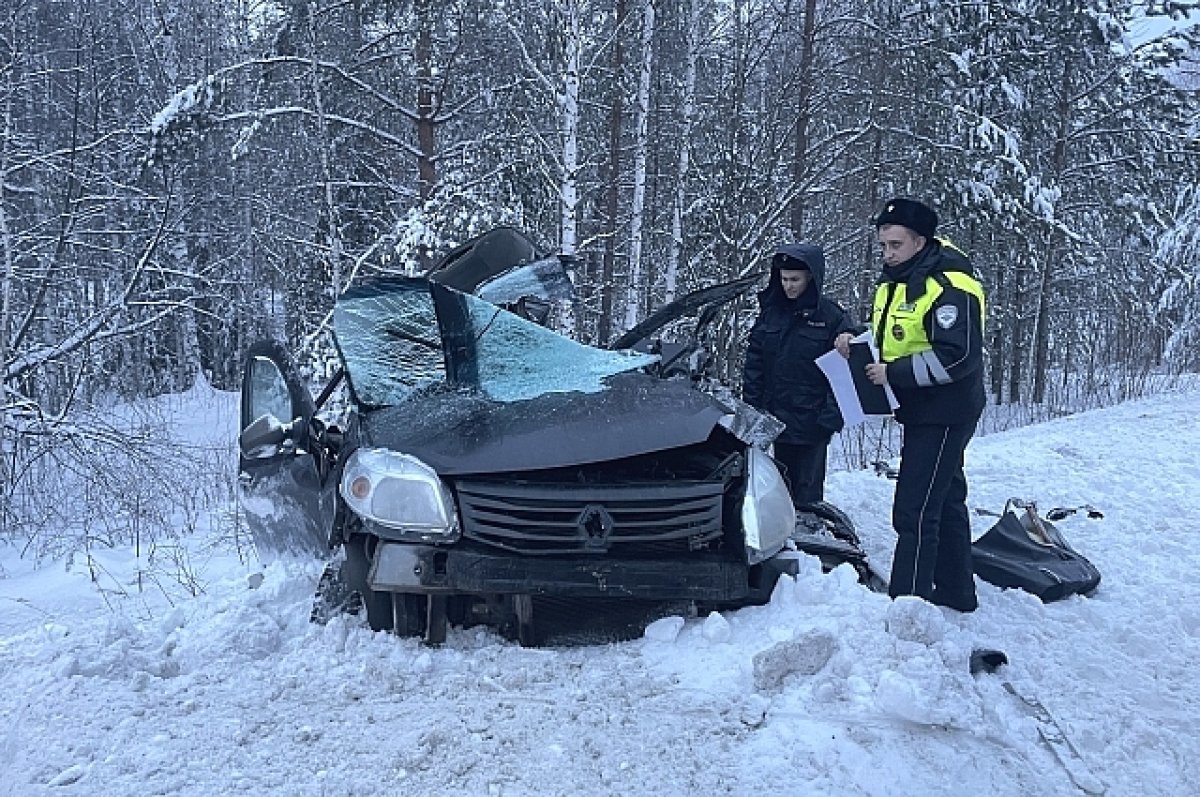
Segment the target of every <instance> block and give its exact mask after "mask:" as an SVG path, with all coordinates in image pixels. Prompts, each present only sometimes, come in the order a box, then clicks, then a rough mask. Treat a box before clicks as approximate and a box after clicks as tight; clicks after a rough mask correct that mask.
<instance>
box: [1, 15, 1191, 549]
mask: <svg viewBox="0 0 1200 797" xmlns="http://www.w3.org/2000/svg"><path fill="white" fill-rule="evenodd" d="M1198 32H1200V2H1195V0H1177V1H1175V2H1126V1H1125V0H1065V2H1064V0H1044V1H1043V0H1009V2H1004V3H1001V2H992V0H970V2H962V1H957V0H915V1H910V2H897V1H896V0H854V2H849V1H848V0H774V1H772V0H765V1H764V0H671V2H665V1H664V0H525V1H523V2H499V3H498V2H492V0H487V1H486V2H485V1H484V0H439V1H438V2H435V1H434V0H314V1H313V2H305V1H303V0H278V1H271V0H268V1H265V2H264V1H263V0H9V2H7V3H5V4H4V10H3V11H0V119H2V123H0V277H2V280H3V282H2V286H0V287H2V304H0V388H2V395H0V543H2V542H5V541H7V542H13V543H16V544H19V545H22V546H23V548H24V550H26V551H28V552H30V553H32V554H35V555H38V556H41V555H55V554H59V553H63V552H64V551H67V550H71V549H72V548H73V547H75V546H78V545H81V544H82V545H85V546H86V545H90V544H96V543H104V544H112V543H113V542H114V541H118V540H129V539H138V538H140V537H141V535H144V534H149V533H150V530H152V529H171V530H173V531H172V533H177V532H178V530H179V529H180V528H184V529H186V527H187V524H188V522H189V521H188V520H187V518H192V519H193V520H194V519H196V518H199V516H200V514H201V508H202V507H204V506H213V505H220V504H221V503H222V502H223V501H225V499H226V498H228V496H225V495H212V494H206V493H205V491H206V490H208V489H209V487H203V488H201V487H200V485H212V484H214V481H213V479H212V478H211V474H212V473H214V472H220V473H228V472H229V471H230V470H231V468H232V464H231V462H232V460H231V459H228V457H229V454H228V452H224V453H223V454H221V453H214V452H184V451H178V450H173V449H172V450H168V449H169V447H168V445H167V443H168V441H169V439H170V435H169V434H165V433H164V431H163V429H162V428H161V427H160V426H156V422H155V419H154V418H152V417H141V416H137V415H136V414H133V415H131V414H129V413H127V412H121V413H116V412H114V411H113V408H114V407H118V406H120V407H127V406H129V405H128V402H130V401H136V400H137V399H140V398H144V397H150V396H156V395H161V394H166V393H172V392H179V391H183V390H186V389H187V388H189V387H190V386H192V385H193V384H194V383H196V381H197V379H204V380H206V381H207V382H209V383H210V384H212V385H213V386H214V387H217V388H218V389H225V390H234V389H237V387H238V383H239V378H240V368H241V359H242V355H243V352H244V351H245V349H246V347H247V346H248V345H249V344H250V343H252V342H254V341H255V340H257V339H260V338H263V337H274V338H278V339H281V340H284V341H286V342H287V343H288V345H289V346H290V347H291V348H292V349H293V350H294V351H297V352H298V353H299V354H300V356H301V358H302V359H303V360H304V361H305V362H306V364H307V368H308V369H309V372H310V373H311V374H312V375H313V376H314V378H318V379H319V378H320V377H321V376H322V375H324V374H323V373H322V372H323V371H325V370H326V369H327V368H328V360H329V344H328V335H327V332H328V324H327V322H328V317H329V313H330V309H331V307H332V303H333V301H334V298H335V297H336V296H337V295H338V294H339V293H340V292H341V291H342V290H344V289H345V288H346V287H347V286H348V285H350V284H352V283H353V282H354V281H356V280H360V279H362V278H364V277H367V276H369V275H373V274H380V273H387V274H397V273H401V274H417V273H420V272H421V271H422V270H423V269H426V268H428V267H429V265H430V264H431V263H432V262H434V261H435V260H436V258H437V257H438V255H439V254H441V253H444V252H445V251H447V250H449V249H450V248H452V247H454V246H455V245H457V244H460V243H462V242H463V241H465V240H467V239H469V238H471V237H472V236H474V235H476V234H478V233H480V232H482V231H484V230H486V229H489V228H491V227H493V226H496V225H501V224H511V225H515V226H517V227H519V228H521V229H523V230H524V231H526V232H527V233H529V234H530V235H532V236H533V238H534V239H535V240H536V241H538V243H539V244H540V246H541V247H542V249H543V250H544V251H545V252H547V253H558V254H559V255H560V256H561V257H563V258H566V259H567V260H568V263H569V265H570V268H571V272H572V277H573V280H574V282H575V285H576V287H577V289H578V291H579V297H580V301H579V305H578V307H577V308H576V311H577V312H576V314H575V319H574V323H575V324H576V325H577V328H576V330H575V332H576V334H577V335H578V336H579V337H580V338H582V339H583V340H586V341H589V342H593V343H599V344H603V343H605V342H607V341H610V340H612V339H614V338H615V337H616V336H617V335H618V334H619V333H620V332H621V331H623V330H625V329H627V328H628V327H629V326H631V325H632V324H633V322H634V321H635V320H636V319H638V318H640V317H642V316H644V315H645V314H646V312H647V311H648V310H650V309H653V308H654V307H657V306H658V305H660V304H662V303H663V302H665V301H668V300H670V299H671V298H673V297H675V296H677V295H680V294H682V293H686V292H687V291H690V290H692V289H694V288H698V287H702V286H704V285H709V284H713V283H716V282H720V281H724V280H727V279H732V278H735V277H739V276H742V275H746V274H750V273H755V272H757V271H760V270H762V269H763V268H764V258H765V257H766V256H767V255H769V253H770V250H771V248H772V247H773V246H774V245H776V244H778V243H781V242H784V241H789V240H796V239H807V240H812V241H816V242H818V243H820V244H821V245H823V246H824V247H825V249H826V252H827V255H828V257H829V263H830V266H829V270H828V277H827V281H826V292H827V294H828V295H831V296H833V297H834V298H836V299H838V300H839V301H841V302H842V303H843V304H844V305H845V306H846V307H847V308H849V309H851V310H852V311H853V312H854V313H855V314H856V315H857V316H858V317H859V318H864V317H865V316H866V315H867V312H868V302H869V298H870V295H871V291H872V286H873V284H874V281H875V279H876V277H877V274H878V258H877V254H876V250H875V244H874V240H873V229H872V228H871V226H870V219H871V216H872V214H873V213H874V212H876V211H877V210H878V208H879V205H880V203H881V202H882V201H883V200H885V199H886V198H888V197H890V196H893V195H898V194H900V195H910V196H916V197H919V198H922V199H924V200H925V201H927V202H929V203H930V204H932V205H934V206H935V207H937V209H938V211H939V213H940V215H941V217H942V219H943V222H944V223H943V227H942V233H943V234H945V235H947V236H948V237H950V238H951V239H952V240H953V241H954V242H955V243H956V244H957V245H958V246H959V247H960V248H962V249H964V250H965V251H967V252H968V253H969V254H970V255H971V258H972V260H973V262H974V264H975V266H976V269H977V270H978V272H979V274H980V276H981V279H982V281H983V283H984V285H985V288H986V289H987V291H988V296H989V314H988V338H989V340H988V351H989V358H988V373H987V384H988V387H989V392H990V395H991V400H992V406H993V408H1009V410H1010V412H1009V414H1008V415H1006V416H1005V417H1009V418H1012V417H1019V418H1025V419H1033V418H1044V417H1049V416H1052V415H1055V414H1061V413H1063V412H1066V411H1070V410H1074V409H1078V408H1080V407H1083V406H1096V405H1099V404H1106V403H1112V402H1115V401H1120V400H1123V399H1125V398H1129V397H1132V396H1135V395H1139V394H1141V393H1144V392H1146V391H1148V390H1152V389H1157V388H1156V386H1158V385H1161V384H1163V381H1162V379H1161V377H1163V376H1167V377H1169V376H1170V375H1171V374H1176V373H1181V372H1184V371H1195V370H1197V369H1198V368H1200V353H1198V348H1197V346H1198V344H1200V286H1198V284H1197V283H1198V282H1200V189H1198V188H1197V183H1198V182H1200V110H1198V109H1200V67H1198V66H1197V64H1196V62H1195V61H1190V60H1189V58H1188V56H1189V54H1190V53H1194V52H1196V50H1195V49H1194V47H1195V44H1196V39H1197V38H1200V37H1198V36H1197V34H1198ZM755 310H756V308H755V306H754V303H753V301H748V302H746V303H743V304H742V305H740V306H738V307H735V308H733V310H732V312H730V313H729V314H728V315H727V316H726V317H724V318H723V319H722V320H721V326H720V329H719V330H718V335H717V339H716V342H715V345H716V347H717V349H718V354H720V355H723V356H722V357H721V358H720V361H721V362H722V363H723V364H724V365H723V367H724V369H725V371H724V373H723V374H722V375H723V376H724V377H725V378H727V379H730V380H731V381H733V382H734V383H735V384H736V374H737V368H738V360H739V355H740V351H741V349H742V347H743V345H744V335H745V330H746V327H747V325H748V323H749V321H750V320H751V319H752V317H753V314H754V312H755ZM861 448H862V452H861V453H860V454H859V456H858V459H859V460H860V461H859V462H858V464H866V462H867V460H869V459H870V457H869V456H867V454H866V449H867V448H869V446H868V445H866V444H863V445H862V446H861ZM222 456H224V457H226V459H220V457H222ZM232 482H233V479H232V477H230V478H228V479H225V480H224V481H223V482H220V483H219V486H217V487H213V488H212V489H215V490H228V491H232ZM164 498H166V499H167V500H165V501H164ZM181 513H182V515H183V516H184V521H183V525H182V526H181V525H180V521H179V517H180V514H181Z"/></svg>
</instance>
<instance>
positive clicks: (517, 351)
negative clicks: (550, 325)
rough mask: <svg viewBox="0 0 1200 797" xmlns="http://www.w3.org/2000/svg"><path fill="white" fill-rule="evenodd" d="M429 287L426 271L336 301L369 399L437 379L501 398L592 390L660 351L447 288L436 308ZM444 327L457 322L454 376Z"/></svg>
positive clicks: (338, 323)
mask: <svg viewBox="0 0 1200 797" xmlns="http://www.w3.org/2000/svg"><path fill="white" fill-rule="evenodd" d="M430 288H431V286H430V283H429V282H428V281H427V280H423V279H391V280H381V281H379V282H376V283H372V284H369V285H365V286H360V287H355V288H352V289H351V290H349V291H347V292H346V293H345V294H343V295H342V297H341V298H340V299H339V300H338V303H337V306H336V308H335V309H334V336H335V339H336V340H337V344H338V349H339V351H340V352H341V354H342V359H343V360H344V362H345V365H346V374H347V378H348V380H349V382H350V386H351V388H352V389H353V391H354V394H355V396H356V397H357V399H358V401H359V402H361V403H362V404H364V405H366V406H368V407H383V406H392V405H395V404H399V403H401V402H403V401H405V400H406V399H408V398H409V397H410V396H412V395H413V393H414V392H416V391H418V390H421V389H422V388H427V387H431V386H433V385H436V384H447V385H449V386H452V387H466V388H475V389H478V390H480V391H482V392H483V393H484V394H485V395H486V396H487V397H488V398H491V399H493V400H495V401H520V400H522V399H529V398H533V397H535V396H539V395H542V394H545V393H565V392H585V393H594V392H598V391H600V390H603V389H604V382H603V379H604V378H605V377H608V376H612V375H613V374H618V373H623V372H626V371H633V370H636V369H638V368H642V367H644V366H646V365H649V364H651V363H653V362H655V361H656V360H657V359H658V358H657V356H654V355H648V354H638V353H634V352H628V351H607V350H604V349H597V348H593V347H591V346H586V345H584V344H582V343H578V342H576V341H574V340H571V339H570V338H567V337H564V336H562V335H560V334H558V333H556V332H554V331H552V330H550V329H546V328H545V327H542V326H539V325H538V324H536V323H534V322H532V321H528V320H526V319H524V318H521V317H520V316H518V315H516V314H514V313H511V312H508V311H507V310H503V309H501V308H499V307H496V306H495V305H494V304H491V303H490V302H487V301H484V300H483V299H481V298H479V297H477V296H472V295H470V294H464V293H461V292H460V291H456V290H454V289H452V288H448V287H446V286H441V285H438V286H435V290H437V291H440V292H443V293H442V294H441V295H442V296H443V297H445V301H443V300H439V304H438V307H437V310H436V311H435V308H434V300H433V296H432V295H431V293H430ZM439 313H441V314H442V318H441V319H440V320H441V327H440V328H439V325H438V320H439V318H438V314H439ZM439 329H449V330H453V335H452V339H453V345H451V346H450V347H449V349H450V356H451V361H452V363H453V366H452V369H451V373H452V377H451V378H449V379H448V377H447V372H446V359H445V355H444V354H443V346H442V340H441V337H440V335H439Z"/></svg>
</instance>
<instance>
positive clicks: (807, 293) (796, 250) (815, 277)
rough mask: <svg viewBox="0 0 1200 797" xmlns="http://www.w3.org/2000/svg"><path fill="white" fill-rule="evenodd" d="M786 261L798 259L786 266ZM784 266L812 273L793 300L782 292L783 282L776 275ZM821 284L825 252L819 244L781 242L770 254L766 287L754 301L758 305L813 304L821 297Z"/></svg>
mask: <svg viewBox="0 0 1200 797" xmlns="http://www.w3.org/2000/svg"><path fill="white" fill-rule="evenodd" d="M789 260H792V261H799V262H798V263H797V264H794V265H791V266H789V265H787V262H788V261H789ZM781 261H782V262H781ZM785 268H789V269H790V268H806V269H808V271H809V273H811V274H812V280H811V281H810V282H809V283H808V287H807V288H805V289H804V293H802V294H800V296H799V297H798V298H796V299H795V300H792V299H788V298H787V294H785V293H784V292H783V282H782V280H781V279H780V277H779V272H780V271H781V270H783V269H785ZM824 286H825V252H824V251H822V249H821V247H819V246H817V245H816V244H810V243H796V244H784V245H782V246H780V247H778V248H777V249H776V250H775V253H774V255H773V256H772V257H771V278H770V279H769V280H767V287H765V288H763V289H762V290H761V291H759V292H758V304H759V306H760V307H768V306H770V305H779V306H780V307H787V306H788V305H789V304H795V305H797V306H802V307H816V306H817V303H818V302H819V301H820V300H821V293H822V291H823V290H824Z"/></svg>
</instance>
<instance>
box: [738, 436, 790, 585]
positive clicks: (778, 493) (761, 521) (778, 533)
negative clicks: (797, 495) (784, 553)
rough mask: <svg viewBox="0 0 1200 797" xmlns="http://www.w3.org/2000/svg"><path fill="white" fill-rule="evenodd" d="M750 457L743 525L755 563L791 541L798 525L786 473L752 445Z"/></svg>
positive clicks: (749, 550) (753, 562) (750, 553)
mask: <svg viewBox="0 0 1200 797" xmlns="http://www.w3.org/2000/svg"><path fill="white" fill-rule="evenodd" d="M748 459H749V465H748V467H747V470H748V473H747V475H746V498H745V500H743V501H742V528H743V529H744V530H745V534H746V551H747V555H748V557H749V559H750V564H755V563H757V562H761V561H762V560H763V559H766V558H767V557H769V556H771V555H773V554H774V553H775V552H776V551H778V550H779V549H780V548H782V547H783V546H784V544H785V543H786V542H787V539H788V537H789V536H791V534H792V532H793V531H795V528H796V508H795V507H794V506H792V495H791V492H790V491H789V490H788V487H787V484H786V483H785V482H784V480H783V476H781V475H780V474H779V469H778V468H776V467H775V463H774V462H773V461H772V460H771V458H770V457H769V456H767V454H766V452H764V451H762V450H761V449H758V448H753V447H752V448H751V449H750V455H749V457H748Z"/></svg>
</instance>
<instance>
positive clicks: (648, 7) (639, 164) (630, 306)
mask: <svg viewBox="0 0 1200 797" xmlns="http://www.w3.org/2000/svg"><path fill="white" fill-rule="evenodd" d="M643 3H644V5H643V8H642V41H641V63H640V65H639V67H638V92H637V112H636V115H635V118H634V139H633V199H632V202H631V207H630V213H629V282H628V290H629V292H628V293H627V294H626V300H625V327H624V328H625V329H632V328H633V326H634V325H635V324H637V322H638V321H639V320H641V318H642V316H643V315H644V312H643V309H642V308H643V304H644V303H645V302H644V299H645V297H646V285H645V282H646V279H645V276H644V273H643V271H644V269H643V268H642V242H643V238H644V237H645V235H644V232H643V226H644V223H645V209H646V147H647V144H646V130H647V126H648V125H649V119H650V77H651V70H652V69H653V66H654V2H653V0H643Z"/></svg>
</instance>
